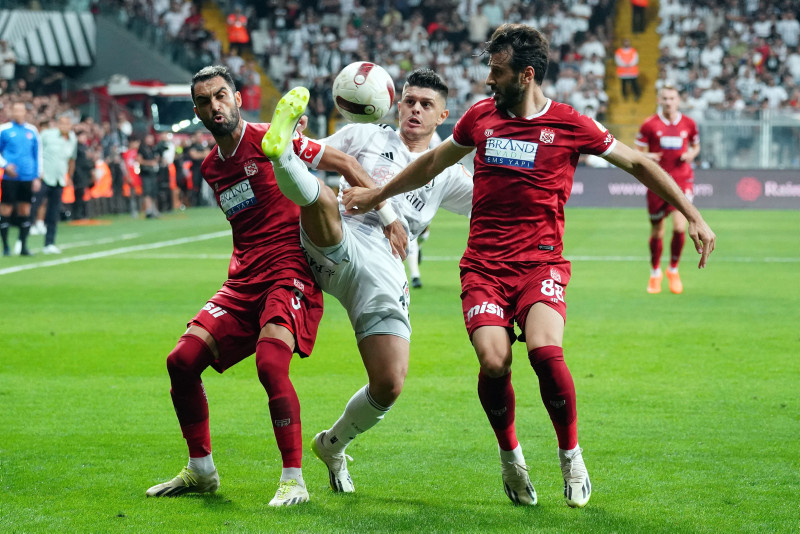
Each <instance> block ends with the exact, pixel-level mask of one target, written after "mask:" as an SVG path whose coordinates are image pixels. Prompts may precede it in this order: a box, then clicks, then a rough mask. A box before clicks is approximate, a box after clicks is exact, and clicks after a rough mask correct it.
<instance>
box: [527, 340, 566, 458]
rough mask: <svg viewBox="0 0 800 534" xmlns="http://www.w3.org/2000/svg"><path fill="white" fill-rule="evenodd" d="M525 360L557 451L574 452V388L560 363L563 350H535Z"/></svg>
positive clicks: (562, 362) (552, 348)
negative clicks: (532, 373) (535, 381)
mask: <svg viewBox="0 0 800 534" xmlns="http://www.w3.org/2000/svg"><path fill="white" fill-rule="evenodd" d="M528 359H529V360H530V362H531V365H532V366H533V370H534V371H535V372H536V376H538V377H539V391H540V392H541V394H542V401H543V402H544V406H545V408H547V412H548V413H549V414H550V420H551V421H552V422H553V428H555V431H556V435H557V436H558V446H559V448H561V449H565V450H569V449H574V448H575V447H577V446H578V411H577V406H576V401H575V384H574V383H573V381H572V375H571V374H570V372H569V369H568V368H567V364H566V363H565V362H564V350H563V349H562V348H561V347H556V346H554V345H548V346H546V347H539V348H538V349H533V350H532V351H530V352H529V353H528Z"/></svg>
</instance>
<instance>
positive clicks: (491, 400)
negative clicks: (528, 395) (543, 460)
mask: <svg viewBox="0 0 800 534" xmlns="http://www.w3.org/2000/svg"><path fill="white" fill-rule="evenodd" d="M478 398H479V399H480V401H481V406H483V411H484V412H486V417H488V418H489V424H490V425H492V430H494V433H495V436H497V443H498V444H499V445H500V448H501V449H502V450H504V451H510V450H513V449H515V448H516V447H517V445H519V442H518V441H517V433H516V431H515V430H514V409H515V406H516V400H515V397H514V388H513V387H512V386H511V373H510V372H509V373H508V374H507V375H505V376H501V377H498V378H490V377H488V376H486V375H485V374H483V371H481V372H480V373H478Z"/></svg>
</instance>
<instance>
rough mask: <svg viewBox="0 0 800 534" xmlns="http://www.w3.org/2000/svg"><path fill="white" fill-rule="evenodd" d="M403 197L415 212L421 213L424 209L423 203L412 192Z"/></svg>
mask: <svg viewBox="0 0 800 534" xmlns="http://www.w3.org/2000/svg"><path fill="white" fill-rule="evenodd" d="M403 196H404V197H405V199H406V200H408V201H409V202H410V203H411V207H413V208H414V209H415V210H417V211H422V210H423V209H425V201H424V200H422V199H421V198H419V197H418V196H417V195H416V194H415V193H414V192H413V191H409V192H408V193H405V194H404V195H403Z"/></svg>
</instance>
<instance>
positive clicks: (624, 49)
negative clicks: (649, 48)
mask: <svg viewBox="0 0 800 534" xmlns="http://www.w3.org/2000/svg"><path fill="white" fill-rule="evenodd" d="M614 61H615V62H616V63H617V76H618V77H619V79H620V81H622V98H624V99H625V100H628V94H630V91H631V90H632V91H633V97H634V99H635V100H636V101H637V102H638V101H639V97H641V96H642V91H641V89H640V88H639V52H637V51H636V49H635V48H634V47H633V46H631V40H630V39H624V40H623V41H622V46H621V47H619V48H617V51H616V52H614Z"/></svg>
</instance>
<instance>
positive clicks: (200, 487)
mask: <svg viewBox="0 0 800 534" xmlns="http://www.w3.org/2000/svg"><path fill="white" fill-rule="evenodd" d="M217 488H219V475H218V474H217V470H216V469H214V471H212V472H211V473H209V474H207V475H200V474H198V473H196V472H195V471H193V470H192V469H189V468H188V467H184V468H183V469H182V470H181V472H180V473H178V476H176V477H175V478H173V479H172V480H168V481H167V482H164V483H163V484H157V485H155V486H153V487H152V488H150V489H148V490H147V492H146V495H147V496H148V497H176V496H178V495H182V494H184V493H214V492H215V491H217Z"/></svg>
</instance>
